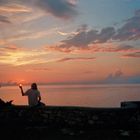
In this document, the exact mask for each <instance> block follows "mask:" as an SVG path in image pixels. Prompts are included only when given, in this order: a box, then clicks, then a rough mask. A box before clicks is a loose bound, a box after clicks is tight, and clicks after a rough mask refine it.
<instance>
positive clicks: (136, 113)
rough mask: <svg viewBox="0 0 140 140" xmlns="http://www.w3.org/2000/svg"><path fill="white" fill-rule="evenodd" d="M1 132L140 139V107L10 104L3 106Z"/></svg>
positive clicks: (39, 137) (32, 138)
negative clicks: (33, 106) (30, 106)
mask: <svg viewBox="0 0 140 140" xmlns="http://www.w3.org/2000/svg"><path fill="white" fill-rule="evenodd" d="M0 133H1V134H0V135H1V137H2V136H4V139H7V138H8V139H18V140H52V139H60V140H63V139H64V140H74V139H77V140H140V109H139V108H129V109H128V108H84V107H59V106H45V107H35V108H29V107H27V106H7V107H2V108H0ZM0 139H1V138H0Z"/></svg>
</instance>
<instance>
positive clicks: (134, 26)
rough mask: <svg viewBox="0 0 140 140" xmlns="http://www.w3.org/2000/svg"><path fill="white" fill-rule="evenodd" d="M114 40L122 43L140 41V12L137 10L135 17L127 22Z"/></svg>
mask: <svg viewBox="0 0 140 140" xmlns="http://www.w3.org/2000/svg"><path fill="white" fill-rule="evenodd" d="M113 39H114V40H120V41H125V40H138V39H140V10H136V11H135V15H134V16H133V17H131V18H130V19H128V20H126V22H125V24H124V25H123V26H122V27H121V28H120V29H118V30H117V33H116V35H115V36H114V38H113Z"/></svg>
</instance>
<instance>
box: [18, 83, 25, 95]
mask: <svg viewBox="0 0 140 140" xmlns="http://www.w3.org/2000/svg"><path fill="white" fill-rule="evenodd" d="M19 88H20V90H21V94H22V96H24V92H23V88H22V85H21V84H20V85H19Z"/></svg>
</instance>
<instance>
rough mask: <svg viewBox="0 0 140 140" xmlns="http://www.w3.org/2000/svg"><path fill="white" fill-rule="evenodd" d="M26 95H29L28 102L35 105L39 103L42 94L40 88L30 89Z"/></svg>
mask: <svg viewBox="0 0 140 140" xmlns="http://www.w3.org/2000/svg"><path fill="white" fill-rule="evenodd" d="M24 95H25V96H28V104H29V105H30V106H35V105H37V104H38V97H39V96H40V92H39V91H38V90H34V89H29V90H27V91H26V92H25V94H24Z"/></svg>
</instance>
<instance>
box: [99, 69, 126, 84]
mask: <svg viewBox="0 0 140 140" xmlns="http://www.w3.org/2000/svg"><path fill="white" fill-rule="evenodd" d="M100 82H103V83H112V84H113V83H120V84H121V83H125V82H127V80H126V78H125V77H124V75H123V72H122V71H121V70H120V69H118V70H116V71H114V72H113V73H111V74H109V75H108V76H107V77H106V78H105V79H104V80H102V81H100Z"/></svg>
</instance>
